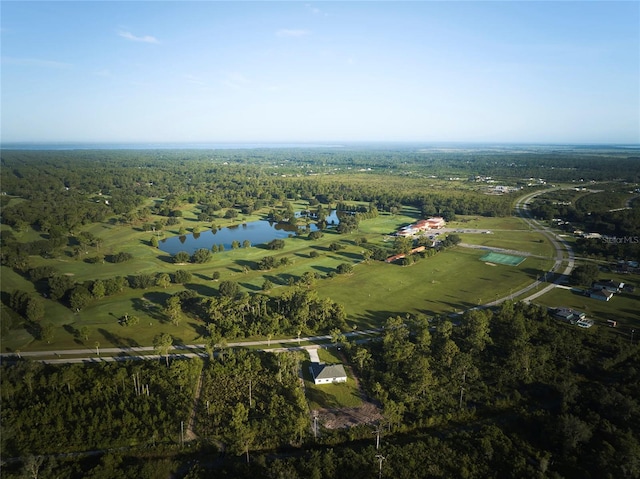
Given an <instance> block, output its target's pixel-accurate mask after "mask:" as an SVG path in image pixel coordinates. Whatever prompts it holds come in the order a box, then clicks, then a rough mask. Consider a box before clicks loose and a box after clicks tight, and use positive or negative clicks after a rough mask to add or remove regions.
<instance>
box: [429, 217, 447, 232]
mask: <svg viewBox="0 0 640 479" xmlns="http://www.w3.org/2000/svg"><path fill="white" fill-rule="evenodd" d="M427 224H428V225H429V229H440V228H444V227H445V226H446V225H447V222H446V221H445V220H444V218H442V217H441V216H433V217H431V218H427Z"/></svg>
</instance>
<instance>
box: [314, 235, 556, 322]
mask: <svg viewBox="0 0 640 479" xmlns="http://www.w3.org/2000/svg"><path fill="white" fill-rule="evenodd" d="M483 254H484V251H481V250H472V249H465V248H461V247H457V248H455V249H452V250H448V251H444V252H441V253H439V254H437V255H436V256H434V257H432V258H425V259H421V260H420V261H418V262H417V263H415V264H413V265H412V266H407V267H403V266H399V265H397V264H387V263H382V262H378V261H370V262H369V263H361V264H359V265H357V266H356V267H355V268H354V272H353V274H351V275H345V276H337V277H335V278H333V279H330V280H326V281H322V282H320V283H318V288H317V289H318V292H319V294H320V295H321V296H326V297H329V298H331V299H333V300H334V301H337V302H338V303H341V304H343V305H344V307H345V310H346V312H347V315H348V317H349V321H348V322H349V323H350V324H351V323H353V324H357V325H358V327H361V328H367V327H375V326H378V325H379V324H380V323H381V322H384V321H385V320H386V319H387V318H388V317H389V316H393V315H398V314H399V315H403V314H406V313H407V312H410V313H418V312H420V313H424V314H427V315H436V314H448V313H452V312H454V311H461V310H465V309H468V308H471V307H474V306H477V305H478V304H481V303H487V302H490V301H493V300H495V299H496V298H497V297H502V296H506V295H507V294H510V293H511V292H514V291H516V290H517V289H519V288H522V287H524V286H526V285H527V284H530V283H531V282H533V281H534V280H535V278H536V277H537V276H538V275H539V274H540V273H541V272H542V271H544V270H545V269H548V268H549V267H550V266H551V264H552V262H551V261H550V260H543V259H538V258H527V259H526V260H525V261H524V262H523V263H521V264H520V265H519V266H516V267H513V266H504V265H496V266H490V265H487V264H485V263H484V262H482V261H480V260H479V258H480V256H482V255H483Z"/></svg>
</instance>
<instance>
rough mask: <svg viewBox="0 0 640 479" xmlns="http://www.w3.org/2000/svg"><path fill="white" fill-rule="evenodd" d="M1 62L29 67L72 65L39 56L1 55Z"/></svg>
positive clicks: (63, 66)
mask: <svg viewBox="0 0 640 479" xmlns="http://www.w3.org/2000/svg"><path fill="white" fill-rule="evenodd" d="M2 63H6V64H9V65H24V66H30V67H45V68H69V67H71V66H73V65H72V64H71V63H65V62H58V61H54V60H43V59H41V58H14V57H2Z"/></svg>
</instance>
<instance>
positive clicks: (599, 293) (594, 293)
mask: <svg viewBox="0 0 640 479" xmlns="http://www.w3.org/2000/svg"><path fill="white" fill-rule="evenodd" d="M587 294H588V295H589V297H590V298H593V299H599V300H600V301H609V300H610V299H611V298H613V293H612V292H611V291H609V290H608V289H604V288H603V289H595V288H592V289H590V290H589V291H588V292H587Z"/></svg>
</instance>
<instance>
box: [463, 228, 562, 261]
mask: <svg viewBox="0 0 640 479" xmlns="http://www.w3.org/2000/svg"><path fill="white" fill-rule="evenodd" d="M459 236H460V239H462V242H463V243H469V244H476V245H482V246H491V247H494V248H505V249H510V250H514V251H522V252H528V253H531V254H536V255H541V256H548V257H552V256H553V254H554V249H553V245H552V244H551V242H550V241H549V240H548V239H547V238H545V237H544V236H543V235H542V234H540V233H530V232H527V231H499V232H493V234H472V233H466V234H464V233H459Z"/></svg>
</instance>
